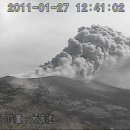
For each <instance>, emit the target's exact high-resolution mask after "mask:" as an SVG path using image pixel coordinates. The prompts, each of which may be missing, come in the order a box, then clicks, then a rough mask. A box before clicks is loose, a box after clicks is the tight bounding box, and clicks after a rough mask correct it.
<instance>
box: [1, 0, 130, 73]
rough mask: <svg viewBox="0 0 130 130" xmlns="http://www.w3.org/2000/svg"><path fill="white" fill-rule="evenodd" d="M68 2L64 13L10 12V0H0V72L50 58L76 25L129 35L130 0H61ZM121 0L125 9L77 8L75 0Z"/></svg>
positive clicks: (26, 68)
mask: <svg viewBox="0 0 130 130" xmlns="http://www.w3.org/2000/svg"><path fill="white" fill-rule="evenodd" d="M22 2H25V3H29V2H30V3H32V4H33V5H36V4H38V3H41V2H43V3H50V4H52V5H55V4H57V3H59V2H60V0H55V2H54V1H53V0H26V1H25V0H11V3H22ZM62 2H65V3H67V2H68V3H70V7H69V9H68V11H67V12H66V13H58V12H55V11H51V12H48V13H47V12H44V13H40V12H38V11H33V12H31V13H28V12H26V13H25V12H23V13H21V12H19V13H9V12H7V9H8V7H7V6H8V4H9V3H10V0H0V76H5V75H10V74H15V73H22V72H27V71H30V70H33V69H35V68H36V67H37V66H39V65H40V64H43V63H44V62H46V61H48V60H51V58H52V57H54V56H55V55H56V54H57V53H59V52H60V51H61V50H62V49H63V48H64V47H65V46H67V44H68V43H67V41H68V39H69V38H71V37H72V38H73V37H74V36H75V35H76V34H77V30H78V27H81V26H91V25H92V24H99V25H102V26H109V27H112V28H114V29H115V30H118V31H120V32H122V33H123V34H125V35H126V36H130V8H129V7H130V1H128V0H107V2H106V0H64V1H62ZM79 2H80V3H84V2H85V3H90V4H91V3H92V4H94V3H98V2H99V3H103V2H104V3H106V5H108V3H115V2H117V3H124V4H125V12H122V13H121V12H120V13H114V12H108V11H106V12H104V13H102V12H100V13H97V12H88V13H83V12H80V13H78V12H76V7H75V5H76V3H79Z"/></svg>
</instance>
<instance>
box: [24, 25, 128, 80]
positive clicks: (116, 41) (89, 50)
mask: <svg viewBox="0 0 130 130" xmlns="http://www.w3.org/2000/svg"><path fill="white" fill-rule="evenodd" d="M129 55H130V38H127V37H125V36H124V35H123V34H122V33H121V32H117V31H114V30H113V29H111V28H109V27H107V26H104V27H103V26H97V25H92V26H91V27H80V28H79V29H78V34H77V35H76V36H75V37H74V38H71V39H69V40H68V47H65V48H64V49H63V50H62V52H61V53H59V54H57V55H56V56H55V57H54V58H52V60H51V61H49V62H47V63H45V64H44V65H40V67H39V68H38V69H37V70H35V71H34V72H31V73H28V74H25V75H24V77H31V76H32V77H42V76H52V75H56V76H65V77H70V78H78V79H89V78H91V77H93V75H94V74H95V73H97V72H99V71H100V69H101V68H102V66H103V65H105V66H108V67H110V66H112V65H116V64H117V63H118V62H119V61H120V60H121V59H122V58H124V57H129Z"/></svg>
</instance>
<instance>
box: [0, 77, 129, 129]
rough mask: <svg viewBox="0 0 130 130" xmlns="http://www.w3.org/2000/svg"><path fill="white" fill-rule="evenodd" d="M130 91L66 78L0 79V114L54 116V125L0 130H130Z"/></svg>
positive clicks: (15, 126)
mask: <svg viewBox="0 0 130 130" xmlns="http://www.w3.org/2000/svg"><path fill="white" fill-rule="evenodd" d="M129 99H130V90H126V89H120V88H116V87H113V86H111V85H109V84H106V83H103V82H100V81H95V80H92V81H91V82H88V83H84V82H82V81H77V80H73V79H69V78H64V77H56V76H51V77H43V78H31V79H20V78H15V77H10V76H7V77H3V78H0V108H1V109H0V114H3V113H15V114H17V113H19V114H22V115H23V118H25V117H27V116H28V117H30V116H31V115H33V114H36V113H44V114H50V115H52V116H53V123H52V124H30V122H29V121H30V120H28V121H27V122H25V119H23V123H22V124H15V123H11V124H2V123H0V128H2V129H3V128H17V129H20V128H37V129H38V128H39V129H54V128H55V129H99V130H100V129H129V128H130V101H129Z"/></svg>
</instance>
